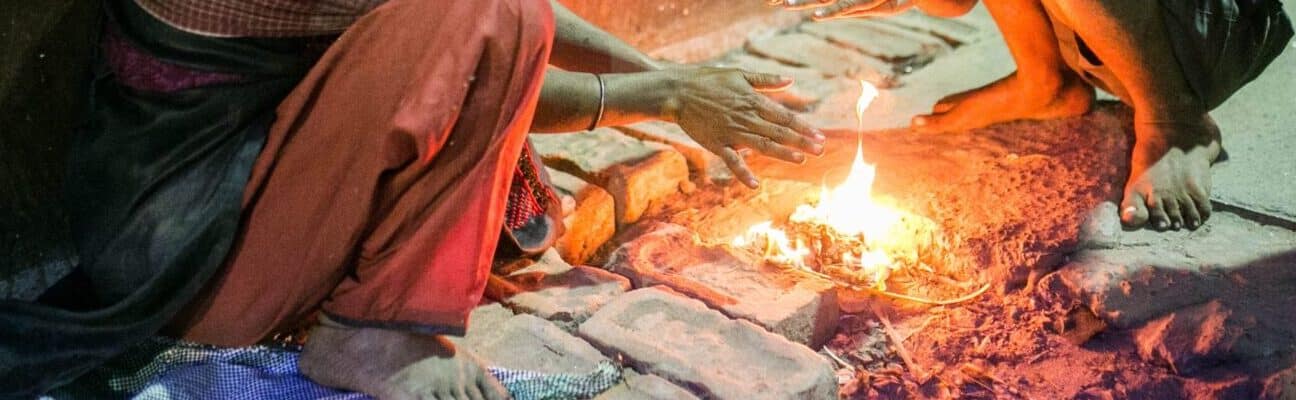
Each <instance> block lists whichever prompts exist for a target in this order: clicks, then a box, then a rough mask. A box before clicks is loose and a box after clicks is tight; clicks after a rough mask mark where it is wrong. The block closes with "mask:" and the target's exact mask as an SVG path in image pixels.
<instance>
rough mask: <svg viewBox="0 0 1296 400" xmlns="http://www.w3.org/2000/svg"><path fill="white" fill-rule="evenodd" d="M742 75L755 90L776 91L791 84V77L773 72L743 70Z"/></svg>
mask: <svg viewBox="0 0 1296 400" xmlns="http://www.w3.org/2000/svg"><path fill="white" fill-rule="evenodd" d="M742 76H743V78H744V79H746V80H747V83H749V84H751V86H752V88H753V89H756V91H757V92H778V91H782V90H785V89H787V88H788V87H789V86H792V83H793V81H792V78H789V77H784V76H778V75H774V74H762V73H757V72H746V71H743V73H742Z"/></svg>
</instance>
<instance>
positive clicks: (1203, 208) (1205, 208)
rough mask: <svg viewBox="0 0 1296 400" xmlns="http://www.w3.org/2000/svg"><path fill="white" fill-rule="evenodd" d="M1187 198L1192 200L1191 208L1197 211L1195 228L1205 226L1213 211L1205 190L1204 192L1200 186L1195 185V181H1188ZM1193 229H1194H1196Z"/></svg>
mask: <svg viewBox="0 0 1296 400" xmlns="http://www.w3.org/2000/svg"><path fill="white" fill-rule="evenodd" d="M1188 197H1190V198H1192V202H1193V206H1194V208H1196V209H1197V215H1198V217H1199V218H1198V222H1197V226H1201V225H1202V224H1205V223H1206V220H1208V219H1210V216H1211V211H1213V209H1212V206H1211V202H1210V195H1209V194H1206V190H1204V189H1203V188H1202V186H1201V185H1199V184H1197V182H1196V181H1192V180H1189V181H1188ZM1193 228H1194V229H1195V228H1196V227H1193Z"/></svg>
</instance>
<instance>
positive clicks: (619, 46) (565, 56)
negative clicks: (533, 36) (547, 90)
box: [549, 0, 664, 73]
mask: <svg viewBox="0 0 1296 400" xmlns="http://www.w3.org/2000/svg"><path fill="white" fill-rule="evenodd" d="M549 3H550V4H552V5H553V11H554V22H555V30H554V43H553V52H552V54H551V55H550V56H549V63H550V64H552V65H554V66H556V67H559V68H562V69H566V70H572V71H585V72H596V73H618V72H643V71H656V70H659V69H662V67H663V66H664V63H661V62H659V61H657V60H654V59H653V58H652V57H649V56H648V55H646V54H644V53H642V52H640V51H639V50H636V49H635V48H634V47H632V46H630V45H629V44H626V42H624V41H622V40H621V39H618V38H617V37H616V36H612V34H609V33H607V32H605V31H603V30H602V29H599V28H598V27H596V26H594V25H593V24H590V23H589V22H588V21H585V20H584V19H582V18H581V17H580V16H578V15H576V14H575V13H573V12H572V11H571V10H569V9H567V7H565V6H563V5H562V4H561V3H559V2H558V1H557V0H550V2H549Z"/></svg>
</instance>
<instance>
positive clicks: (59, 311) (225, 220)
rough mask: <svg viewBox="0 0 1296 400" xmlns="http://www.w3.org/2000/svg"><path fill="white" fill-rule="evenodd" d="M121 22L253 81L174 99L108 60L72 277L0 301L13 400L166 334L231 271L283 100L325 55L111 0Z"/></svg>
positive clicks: (3, 392) (137, 35) (126, 33)
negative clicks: (130, 84) (147, 89)
mask: <svg viewBox="0 0 1296 400" xmlns="http://www.w3.org/2000/svg"><path fill="white" fill-rule="evenodd" d="M106 8H107V9H108V12H107V14H108V15H109V23H108V24H107V25H108V26H109V29H116V30H117V32H118V33H119V34H120V35H121V36H122V37H123V38H125V39H126V40H129V41H130V42H131V43H133V44H134V45H135V46H137V47H138V48H141V49H144V50H145V51H147V52H148V53H150V54H151V55H152V56H154V57H157V58H158V59H160V60H163V61H165V62H169V63H173V64H177V65H181V66H185V67H188V68H192V69H197V70H203V71H213V72H221V73H228V74H234V75H238V76H241V77H242V79H240V80H239V81H238V82H237V83H227V84H221V85H215V86H208V87H199V88H193V89H186V90H181V91H177V92H171V93H142V92H139V91H135V90H132V89H130V88H127V87H123V86H122V85H120V84H119V83H118V82H116V80H115V79H114V77H113V76H112V74H111V73H110V72H109V70H108V68H107V67H106V66H105V65H104V62H103V60H102V57H100V60H99V61H97V65H96V67H95V76H94V78H93V81H92V84H91V91H92V93H91V100H90V107H89V108H90V110H89V113H90V115H89V118H88V123H87V126H86V127H85V128H84V129H82V130H81V131H80V132H78V133H77V134H76V137H75V138H74V140H73V148H72V151H71V155H70V161H69V169H68V172H69V175H68V179H67V181H66V184H67V188H66V196H67V206H68V209H69V214H70V215H71V220H72V229H73V236H74V240H75V244H76V247H77V251H78V254H79V257H80V263H79V265H78V268H77V269H76V270H75V271H74V272H73V274H72V275H71V276H69V277H67V278H65V279H64V280H62V281H60V282H59V283H58V284H57V285H55V288H53V289H51V291H50V292H49V293H47V294H46V296H45V297H43V298H42V301H41V302H38V303H25V302H19V301H13V300H6V301H3V302H0V398H23V397H33V396H35V395H38V394H41V393H44V392H46V391H48V390H49V389H50V388H52V387H55V386H57V385H61V384H65V383H67V382H69V381H70V380H72V379H74V378H76V377H77V376H79V375H81V374H83V373H85V372H86V371H87V370H89V369H91V368H94V367H95V366H97V365H99V364H101V363H102V362H104V361H105V360H107V359H109V358H111V357H113V356H115V355H117V354H119V353H120V352H121V351H123V349H125V348H126V347H128V346H130V345H132V344H134V343H136V342H138V341H140V340H142V339H144V338H147V337H149V336H151V335H153V334H155V333H156V332H157V331H158V330H160V329H161V328H162V327H163V326H164V325H165V324H166V323H167V322H169V321H170V320H171V318H173V317H174V316H175V315H176V313H177V312H179V311H180V310H181V309H182V308H183V307H184V306H185V305H186V304H187V303H188V302H189V301H190V300H191V299H192V298H193V297H194V296H195V295H196V294H197V293H198V292H199V291H200V290H201V289H202V288H203V286H204V284H205V283H206V282H207V281H208V279H209V278H211V277H212V275H213V274H215V273H216V272H217V271H218V270H219V269H220V267H221V264H222V262H223V261H224V259H225V256H226V253H227V252H228V250H229V248H230V246H231V243H232V242H233V239H234V236H235V234H236V231H237V227H238V224H239V219H240V207H241V201H242V195H243V188H244V186H245V184H246V182H247V180H248V176H249V174H250V171H251V169H252V165H253V162H254V161H255V160H256V157H257V155H258V153H259V152H260V150H261V147H262V145H263V144H264V141H265V134H266V131H267V129H268V127H269V124H270V123H271V121H273V118H274V109H275V107H276V106H277V105H278V103H279V101H280V100H281V99H283V98H284V97H285V96H286V95H287V93H288V92H289V91H290V90H292V88H293V86H294V85H295V84H296V83H297V82H298V81H299V80H300V79H301V77H302V76H304V75H305V73H306V72H307V71H308V70H309V68H310V66H311V63H312V61H313V59H312V58H311V57H309V56H306V55H305V54H307V52H306V50H305V48H304V46H303V45H302V43H305V42H307V41H305V40H301V39H296V40H260V39H217V38H208V37H202V36H197V35H193V34H188V33H185V32H182V31H179V30H177V29H174V28H171V27H170V26H168V25H166V24H164V23H161V22H160V21H157V20H156V19H154V18H152V17H151V16H149V15H148V14H146V13H145V12H144V11H143V10H141V9H139V8H138V6H136V5H135V4H134V2H133V1H130V0H109V1H107V4H106Z"/></svg>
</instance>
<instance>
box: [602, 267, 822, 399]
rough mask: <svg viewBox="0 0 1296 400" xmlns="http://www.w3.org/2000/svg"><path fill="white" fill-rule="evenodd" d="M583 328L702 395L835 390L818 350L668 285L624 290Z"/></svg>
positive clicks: (612, 350) (643, 368) (802, 394)
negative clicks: (630, 290) (711, 307)
mask: <svg viewBox="0 0 1296 400" xmlns="http://www.w3.org/2000/svg"><path fill="white" fill-rule="evenodd" d="M578 334H579V335H580V336H581V337H583V338H585V339H586V340H588V341H589V342H590V343H591V344H593V345H594V346H595V347H598V348H599V349H601V350H603V351H604V352H605V353H607V354H614V355H617V356H618V357H620V358H621V359H623V360H624V361H625V362H626V363H628V364H629V365H630V366H631V367H633V368H634V369H635V370H637V371H639V372H641V373H646V374H653V375H657V376H660V377H662V378H665V379H667V380H670V381H671V382H674V383H675V384H677V385H679V386H681V387H685V388H689V389H690V390H691V391H692V392H694V393H697V394H698V395H699V397H703V398H714V399H743V400H746V399H835V398H837V384H836V381H835V378H834V375H833V371H832V368H831V366H830V365H829V364H828V361H827V360H826V359H824V358H822V357H820V356H819V355H818V354H816V353H815V352H814V351H812V350H810V349H809V348H806V347H804V346H801V345H798V344H795V343H792V342H790V341H788V340H787V339H784V338H782V337H779V336H777V335H774V334H771V333H769V332H766V331H765V330H764V329H761V328H760V327H758V326H756V325H754V324H752V323H750V322H747V321H742V320H731V319H729V318H727V317H725V316H724V315H723V314H721V313H719V312H717V311H714V310H711V309H708V308H707V307H706V305H704V304H702V303H701V302H699V301H697V300H692V299H688V298H685V297H682V296H680V295H678V294H675V293H672V292H670V291H669V290H667V289H662V288H648V289H639V290H635V291H632V292H630V293H627V294H626V295H624V296H621V297H620V298H618V299H617V300H616V301H614V302H612V304H608V305H607V306H606V307H603V309H602V310H599V312H598V313H596V314H594V317H593V318H590V320H589V321H586V322H585V323H584V324H582V325H581V326H580V330H579V331H578Z"/></svg>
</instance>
